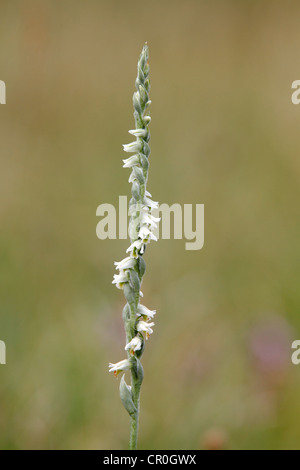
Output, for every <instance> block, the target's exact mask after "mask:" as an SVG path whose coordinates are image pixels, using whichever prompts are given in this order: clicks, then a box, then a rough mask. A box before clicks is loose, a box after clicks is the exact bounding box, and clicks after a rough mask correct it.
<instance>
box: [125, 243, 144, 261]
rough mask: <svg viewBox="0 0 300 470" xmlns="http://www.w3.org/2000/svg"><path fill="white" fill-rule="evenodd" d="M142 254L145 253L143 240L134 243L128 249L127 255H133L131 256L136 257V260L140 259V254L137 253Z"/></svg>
mask: <svg viewBox="0 0 300 470" xmlns="http://www.w3.org/2000/svg"><path fill="white" fill-rule="evenodd" d="M138 251H139V252H140V253H141V254H143V253H144V242H143V240H136V241H135V242H133V243H132V244H131V245H130V247H129V248H127V250H126V253H131V255H132V256H133V257H134V258H137V257H138V253H137V252H138Z"/></svg>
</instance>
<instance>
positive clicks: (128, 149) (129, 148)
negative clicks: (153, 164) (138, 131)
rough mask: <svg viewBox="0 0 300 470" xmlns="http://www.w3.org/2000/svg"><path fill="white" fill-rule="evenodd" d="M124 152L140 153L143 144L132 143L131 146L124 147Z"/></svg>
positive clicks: (125, 145)
mask: <svg viewBox="0 0 300 470" xmlns="http://www.w3.org/2000/svg"><path fill="white" fill-rule="evenodd" d="M123 150H124V152H139V151H140V150H142V142H139V141H138V140H136V141H135V142H130V144H124V145H123Z"/></svg>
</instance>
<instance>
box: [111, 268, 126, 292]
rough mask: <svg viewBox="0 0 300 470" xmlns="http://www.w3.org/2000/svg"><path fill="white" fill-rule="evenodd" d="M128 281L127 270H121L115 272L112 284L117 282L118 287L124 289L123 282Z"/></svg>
mask: <svg viewBox="0 0 300 470" xmlns="http://www.w3.org/2000/svg"><path fill="white" fill-rule="evenodd" d="M125 282H128V277H127V274H126V272H125V271H121V272H120V274H114V280H113V281H112V284H116V287H117V288H118V289H123V284H125Z"/></svg>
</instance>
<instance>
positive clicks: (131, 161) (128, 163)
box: [123, 155, 140, 168]
mask: <svg viewBox="0 0 300 470" xmlns="http://www.w3.org/2000/svg"><path fill="white" fill-rule="evenodd" d="M123 162H124V165H123V168H132V167H133V166H135V165H138V164H139V163H140V159H139V156H138V155H132V157H129V158H126V159H125V160H123Z"/></svg>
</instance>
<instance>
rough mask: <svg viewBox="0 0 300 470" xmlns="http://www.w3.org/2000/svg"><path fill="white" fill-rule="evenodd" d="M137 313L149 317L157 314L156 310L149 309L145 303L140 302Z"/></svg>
mask: <svg viewBox="0 0 300 470" xmlns="http://www.w3.org/2000/svg"><path fill="white" fill-rule="evenodd" d="M137 314H138V315H142V317H144V318H145V317H147V318H148V319H150V318H153V317H154V315H155V314H156V310H149V308H147V307H145V305H142V304H139V305H138V308H137Z"/></svg>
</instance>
